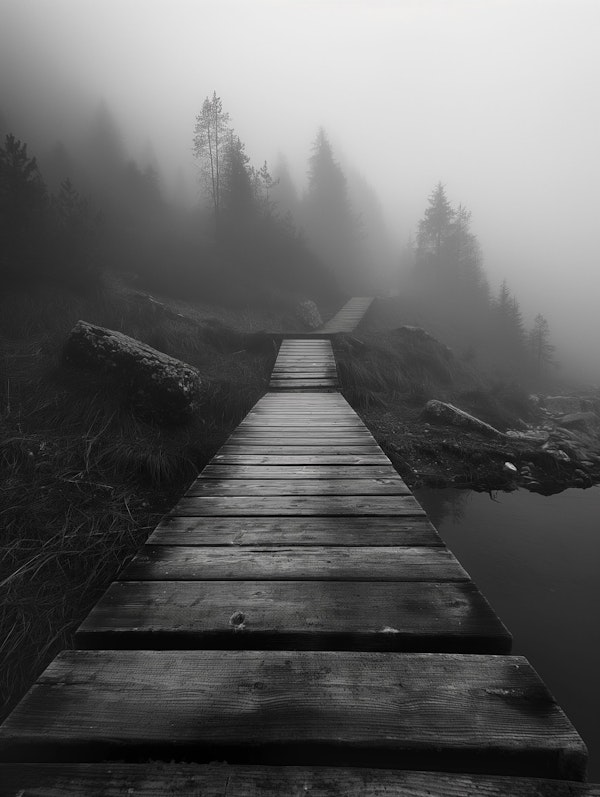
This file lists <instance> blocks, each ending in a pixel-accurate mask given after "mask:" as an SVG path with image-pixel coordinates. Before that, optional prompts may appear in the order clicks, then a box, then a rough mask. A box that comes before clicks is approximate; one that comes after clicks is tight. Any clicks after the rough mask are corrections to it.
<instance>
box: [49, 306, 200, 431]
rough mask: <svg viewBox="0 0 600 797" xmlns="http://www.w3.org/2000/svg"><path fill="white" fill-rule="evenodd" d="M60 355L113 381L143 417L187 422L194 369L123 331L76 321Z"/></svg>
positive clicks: (196, 393)
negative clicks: (114, 380)
mask: <svg viewBox="0 0 600 797" xmlns="http://www.w3.org/2000/svg"><path fill="white" fill-rule="evenodd" d="M63 356H64V360H65V361H66V362H67V363H69V364H70V365H73V366H77V367H79V368H87V369H91V370H96V371H101V372H103V373H105V374H107V375H109V376H110V377H112V378H114V379H117V380H118V382H119V384H120V385H121V386H122V387H124V388H125V391H126V393H127V395H128V397H129V398H130V400H131V402H132V405H133V406H134V407H135V408H136V410H138V411H139V412H141V414H143V415H145V416H149V417H152V418H154V419H156V420H160V421H163V422H168V423H174V424H179V423H185V422H186V421H188V420H190V418H191V417H192V415H193V414H194V412H195V411H196V409H197V408H198V403H199V399H200V391H201V379H200V374H199V373H198V371H197V370H196V369H195V368H193V367H192V366H190V365H187V364H186V363H183V362H181V360H176V359H175V358H174V357H169V356H168V355H167V354H163V353H162V352H160V351H157V350H156V349H153V348H152V347H151V346H147V345H146V344H145V343H141V342H140V341H139V340H135V338H130V337H129V336H128V335H124V334H123V333H122V332H115V331H114V330H112V329H105V328H104V327H98V326H95V325H94V324H88V323H87V322H86V321H78V322H77V324H75V326H74V327H73V329H72V330H71V332H70V333H69V337H68V339H67V342H66V344H65V347H64V350H63Z"/></svg>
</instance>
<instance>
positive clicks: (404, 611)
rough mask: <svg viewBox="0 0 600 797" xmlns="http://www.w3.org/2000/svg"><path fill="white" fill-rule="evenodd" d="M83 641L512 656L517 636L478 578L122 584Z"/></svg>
mask: <svg viewBox="0 0 600 797" xmlns="http://www.w3.org/2000/svg"><path fill="white" fill-rule="evenodd" d="M240 612H241V613H242V615H243V622H237V620H236V621H232V618H236V617H237V618H239V616H240V615H239V613H240ZM236 623H237V624H236ZM76 644H77V646H78V647H84V648H92V649H100V648H109V649H116V648H137V649H140V648H142V649H143V648H147V649H160V650H173V649H179V648H181V649H197V648H222V649H224V648H244V649H248V648H257V649H277V650H286V649H287V650H298V649H302V650H395V651H407V650H410V651H420V652H452V651H453V652H460V653H508V652H510V647H511V639H510V635H509V634H508V632H507V630H506V629H505V628H504V626H503V625H502V623H501V622H500V621H499V620H498V618H497V617H496V615H495V614H494V612H493V611H492V609H491V608H490V606H489V604H488V603H487V601H485V600H484V598H483V597H482V595H481V593H480V592H479V590H478V589H477V588H476V587H475V586H474V585H473V584H472V582H463V583H432V582H412V583H401V582H392V583H386V582H381V583H373V582H370V583H364V582H326V581H325V582H323V581H322V582H306V581H284V582H281V581H234V582H231V581H213V582H200V583H199V582H197V581H193V582H191V581H158V582H156V581H155V582H148V581H122V582H115V583H113V584H111V586H110V587H109V589H108V591H107V592H106V594H105V595H104V596H103V597H102V598H101V599H100V601H99V602H98V603H97V604H96V606H95V607H94V609H92V611H91V613H90V614H89V615H88V617H87V618H86V620H85V621H84V622H83V623H82V625H81V626H80V627H79V629H78V631H77V634H76Z"/></svg>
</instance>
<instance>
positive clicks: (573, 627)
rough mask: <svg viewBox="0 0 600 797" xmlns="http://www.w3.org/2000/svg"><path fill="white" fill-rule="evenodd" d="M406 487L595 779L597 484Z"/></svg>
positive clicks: (599, 562)
mask: <svg viewBox="0 0 600 797" xmlns="http://www.w3.org/2000/svg"><path fill="white" fill-rule="evenodd" d="M415 495H416V497H417V499H418V500H419V501H420V503H421V504H422V506H423V508H424V509H425V510H426V511H427V513H428V514H429V517H430V518H431V521H432V522H433V524H434V525H435V526H436V527H437V528H438V530H439V532H440V534H441V536H442V537H443V538H444V541H445V542H446V543H447V545H448V547H449V548H450V549H451V550H452V551H453V552H454V554H455V555H456V556H457V557H458V559H459V560H460V562H461V564H462V565H464V567H465V568H466V569H467V570H468V571H469V573H470V575H471V577H472V578H473V580H474V581H475V582H476V583H477V585H478V586H479V588H480V589H481V591H482V592H483V593H484V595H485V596H486V598H487V599H488V600H489V601H490V603H491V604H492V606H493V607H494V609H495V610H496V613H497V614H498V615H499V616H500V618H501V619H502V621H503V622H504V624H505V625H506V626H507V628H508V630H509V631H510V632H511V633H512V635H513V639H514V643H513V652H514V653H517V654H521V655H524V656H526V657H527V658H528V659H529V661H530V662H531V664H532V665H533V666H534V667H535V669H536V670H537V671H538V673H539V674H540V676H541V677H542V679H543V680H544V681H545V682H546V684H547V685H548V687H549V688H550V691H551V692H552V693H553V694H554V696H555V698H556V699H557V701H558V703H559V704H560V705H561V706H562V708H563V709H564V710H565V712H566V713H567V715H568V716H569V718H570V719H571V721H572V722H573V724H574V725H575V727H576V728H577V730H578V731H579V733H580V734H581V736H582V737H583V739H584V741H585V742H586V744H587V745H588V749H589V752H590V763H589V769H588V778H589V780H591V781H600V487H593V488H591V489H589V490H565V491H564V492H562V493H558V494H557V495H552V496H541V495H537V494H535V493H529V492H526V491H522V490H519V491H517V492H514V493H494V499H495V500H491V499H490V496H488V495H487V494H485V493H475V492H471V491H470V490H452V489H443V490H442V489H439V490H434V489H422V490H416V491H415Z"/></svg>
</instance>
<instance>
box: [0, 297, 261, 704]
mask: <svg viewBox="0 0 600 797" xmlns="http://www.w3.org/2000/svg"><path fill="white" fill-rule="evenodd" d="M171 306H173V305H171ZM174 310H176V311H178V312H181V313H182V314H183V315H184V316H185V317H184V318H180V317H178V316H177V315H176V312H173V313H168V314H165V313H164V312H162V311H160V309H158V310H157V309H156V307H154V306H153V305H152V303H150V302H148V301H147V300H144V297H142V296H140V295H139V294H136V292H135V291H132V290H129V289H126V288H124V287H123V286H118V287H117V286H114V285H113V286H112V287H109V288H106V287H105V288H104V289H102V290H98V291H96V292H95V293H94V294H93V295H87V296H82V295H76V294H73V293H69V292H66V291H64V290H59V289H57V288H49V287H46V288H39V289H38V290H36V291H33V290H28V291H25V290H22V291H16V290H15V291H11V292H7V293H5V294H4V295H3V296H2V297H1V298H0V375H1V376H0V484H1V487H0V489H1V493H0V593H1V594H0V606H1V608H0V662H1V665H0V706H3V707H4V708H3V710H2V709H1V708H0V715H1V714H3V713H6V711H7V710H8V709H9V708H10V706H11V705H12V704H13V703H14V702H15V700H16V699H17V698H18V697H19V696H20V695H21V694H22V692H23V691H24V689H25V688H26V687H27V686H28V685H29V684H30V683H31V681H32V680H33V678H34V677H35V675H36V673H37V672H39V671H40V670H41V669H42V668H43V667H44V666H45V665H46V663H47V662H48V661H49V660H50V659H51V658H52V657H53V656H54V655H55V654H56V653H57V652H58V651H59V650H60V649H62V648H64V647H66V646H68V645H69V642H70V636H71V633H72V631H73V629H74V628H75V627H76V626H77V625H78V623H79V622H80V621H81V619H82V618H83V617H84V616H85V615H86V613H87V612H88V611H89V608H90V607H91V606H92V605H93V603H94V602H95V601H96V600H97V598H98V596H99V595H100V594H101V592H102V591H103V590H104V589H105V588H106V586H107V584H108V582H109V581H110V580H111V578H112V577H113V575H114V573H115V572H116V571H117V570H118V568H120V567H121V566H122V565H123V563H124V562H126V561H127V559H128V558H129V557H130V556H131V555H133V553H134V552H135V551H136V550H137V548H138V547H139V546H140V544H141V543H142V542H143V541H144V539H145V537H146V536H147V534H148V533H149V532H150V531H151V530H152V528H153V527H154V526H155V525H156V523H157V522H158V520H159V518H160V516H161V515H162V514H163V513H164V511H165V510H166V509H167V508H168V507H169V506H171V505H172V504H173V503H174V501H175V500H176V499H177V497H178V496H179V495H180V494H181V492H182V491H183V490H184V488H185V487H186V484H187V483H189V482H190V481H191V480H192V479H193V478H194V477H195V476H196V474H197V472H198V469H199V468H201V467H202V466H203V464H204V463H205V462H206V461H207V459H208V458H210V456H211V455H212V454H213V453H214V451H215V450H216V449H217V448H218V447H219V446H220V445H221V444H222V443H223V441H224V439H225V437H226V436H227V434H228V433H229V430H231V429H232V428H234V427H235V426H236V425H237V423H239V421H240V420H241V418H242V417H243V416H244V414H245V413H246V412H247V411H248V409H249V408H250V407H251V406H252V405H253V403H254V402H255V401H256V400H257V399H258V398H259V397H260V395H261V394H262V393H263V392H264V390H265V389H266V385H267V377H268V374H269V373H270V370H271V365H272V362H273V358H274V353H275V352H274V349H273V345H272V343H270V342H269V341H267V340H265V339H264V338H261V337H260V336H253V335H251V334H250V335H249V334H247V333H252V332H254V331H256V330H258V329H260V328H261V327H262V326H264V325H265V324H267V323H268V322H269V319H268V317H267V316H266V315H265V314H262V315H261V314H260V313H258V312H257V313H253V314H250V313H245V314H242V315H240V314H236V315H234V314H233V313H230V312H227V311H225V310H219V309H218V308H214V307H213V308H202V307H198V306H195V307H191V306H185V305H181V304H180V305H178V306H176V307H175V308H174ZM78 319H84V320H86V321H89V322H92V323H96V324H99V325H101V326H106V327H109V328H111V329H117V330H120V331H122V332H124V333H126V334H128V335H131V336H132V337H135V338H138V339H140V340H142V341H144V342H146V343H148V344H150V345H151V346H153V347H155V348H157V349H159V350H161V351H163V352H165V353H167V354H170V355H172V356H174V357H177V358H179V359H182V360H184V361H185V362H187V363H190V364H191V365H194V366H195V367H196V368H198V370H199V372H200V374H201V375H202V377H203V380H204V384H205V385H206V390H205V391H204V398H203V403H202V406H201V408H200V411H199V412H198V413H197V417H196V418H195V420H194V421H193V422H192V423H190V424H188V425H187V426H185V427H179V428H178V427H171V428H169V427H168V426H159V425H157V424H155V423H152V422H150V421H147V420H142V419H140V418H139V417H137V416H136V415H135V414H134V412H133V411H132V410H131V408H130V407H129V406H128V404H127V397H126V394H125V391H124V389H123V386H122V385H118V384H115V383H114V381H112V382H111V381H110V380H108V379H107V378H106V377H105V376H103V375H97V374H94V373H91V372H84V371H79V370H75V369H72V368H69V367H68V366H65V365H64V364H63V363H62V362H61V351H62V347H63V344H64V342H65V339H66V336H67V334H68V332H69V330H70V329H71V328H72V326H73V325H74V323H75V322H76V321H77V320H78Z"/></svg>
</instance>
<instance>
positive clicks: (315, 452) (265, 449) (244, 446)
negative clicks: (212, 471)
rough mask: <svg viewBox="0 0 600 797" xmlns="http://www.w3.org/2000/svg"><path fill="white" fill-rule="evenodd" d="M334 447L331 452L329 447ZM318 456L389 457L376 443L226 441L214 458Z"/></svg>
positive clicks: (383, 458)
mask: <svg viewBox="0 0 600 797" xmlns="http://www.w3.org/2000/svg"><path fill="white" fill-rule="evenodd" d="M332 448H333V449H334V452H333V453H332V451H331V449H332ZM292 454H294V455H295V456H298V457H300V456H319V455H325V456H327V455H329V456H330V457H334V456H341V455H342V454H350V455H355V456H359V455H363V456H371V457H379V460H380V461H384V460H385V461H386V462H389V459H388V458H387V457H386V456H385V455H384V454H383V452H382V451H381V448H379V446H377V445H373V444H371V445H361V444H360V443H352V444H351V445H343V446H342V445H338V446H329V445H322V446H318V445H306V446H303V445H281V446H277V445H268V446H261V445H252V444H250V443H226V444H225V445H224V446H223V447H222V448H221V449H220V451H219V454H216V455H215V457H214V459H217V458H221V457H228V456H240V455H241V456H247V457H248V456H272V457H276V456H280V457H281V456H284V457H285V456H290V455H292Z"/></svg>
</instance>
